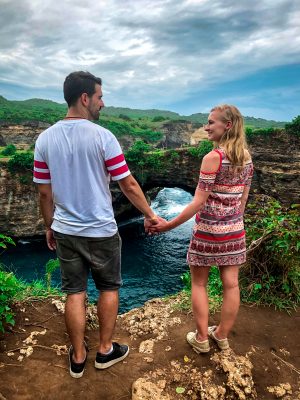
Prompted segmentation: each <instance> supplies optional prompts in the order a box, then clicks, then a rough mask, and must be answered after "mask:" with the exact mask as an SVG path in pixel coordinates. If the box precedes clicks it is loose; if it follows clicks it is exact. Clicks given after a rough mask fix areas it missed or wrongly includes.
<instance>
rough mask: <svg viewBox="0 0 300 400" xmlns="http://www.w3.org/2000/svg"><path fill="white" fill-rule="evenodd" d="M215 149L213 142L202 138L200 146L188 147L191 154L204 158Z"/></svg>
mask: <svg viewBox="0 0 300 400" xmlns="http://www.w3.org/2000/svg"><path fill="white" fill-rule="evenodd" d="M212 149H213V143H212V142H210V141H209V140H202V141H201V142H199V144H198V147H190V148H189V149H188V152H189V154H191V155H192V156H194V157H197V158H200V159H202V158H203V157H204V156H205V155H206V154H208V153H209V152H210V151H211V150H212Z"/></svg>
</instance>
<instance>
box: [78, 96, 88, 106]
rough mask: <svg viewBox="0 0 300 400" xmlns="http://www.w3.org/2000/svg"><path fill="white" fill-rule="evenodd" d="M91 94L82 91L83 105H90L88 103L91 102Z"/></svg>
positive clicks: (81, 99)
mask: <svg viewBox="0 0 300 400" xmlns="http://www.w3.org/2000/svg"><path fill="white" fill-rule="evenodd" d="M89 99H90V98H89V95H88V94H87V93H82V95H81V96H80V101H81V104H82V105H83V106H85V107H86V106H88V104H89Z"/></svg>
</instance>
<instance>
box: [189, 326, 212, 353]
mask: <svg viewBox="0 0 300 400" xmlns="http://www.w3.org/2000/svg"><path fill="white" fill-rule="evenodd" d="M196 336H197V331H196V332H189V333H188V334H187V335H186V340H187V341H188V343H189V344H190V345H191V346H192V348H193V350H194V351H195V352H196V353H198V354H199V353H208V352H209V350H210V347H209V341H208V339H206V340H203V342H198V340H197V339H196Z"/></svg>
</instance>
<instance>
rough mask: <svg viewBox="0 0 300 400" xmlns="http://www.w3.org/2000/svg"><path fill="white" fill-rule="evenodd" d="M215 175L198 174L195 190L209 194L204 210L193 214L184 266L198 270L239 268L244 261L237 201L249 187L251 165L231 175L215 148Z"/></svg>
mask: <svg viewBox="0 0 300 400" xmlns="http://www.w3.org/2000/svg"><path fill="white" fill-rule="evenodd" d="M213 151H216V152H217V153H218V154H219V156H220V166H219V169H218V171H217V172H215V173H207V172H205V171H200V177H199V183H198V186H197V189H198V190H205V191H211V194H210V195H209V197H208V199H207V201H206V203H205V205H204V207H203V208H202V209H201V211H199V212H198V213H197V214H196V218H195V225H194V228H193V233H192V238H191V241H190V245H189V249H188V253H187V263H188V264H189V265H190V266H194V267H202V266H212V265H217V266H221V265H241V264H243V263H244V262H245V261H246V236H245V230H244V221H243V213H242V212H241V198H242V194H243V190H244V187H245V185H247V186H250V185H251V179H252V176H253V163H252V161H251V159H250V160H249V161H247V162H246V163H245V166H244V167H243V169H242V171H240V172H237V173H234V172H233V171H232V166H231V163H230V161H229V160H228V158H227V157H226V154H225V152H224V150H223V149H221V148H217V149H215V150H213Z"/></svg>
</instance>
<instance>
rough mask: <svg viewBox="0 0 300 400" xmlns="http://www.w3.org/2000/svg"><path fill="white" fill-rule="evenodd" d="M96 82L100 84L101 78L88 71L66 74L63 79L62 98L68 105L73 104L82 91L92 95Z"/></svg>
mask: <svg viewBox="0 0 300 400" xmlns="http://www.w3.org/2000/svg"><path fill="white" fill-rule="evenodd" d="M96 83H97V84H98V85H102V79H101V78H97V77H96V76H94V75H93V74H91V73H90V72H84V71H76V72H72V73H71V74H70V75H68V76H67V77H66V79H65V81H64V98H65V100H66V102H67V104H68V107H71V106H74V105H75V104H76V102H77V100H78V99H79V97H80V96H81V95H82V93H87V94H88V96H89V97H91V96H93V94H94V93H95V92H96V89H95V86H96Z"/></svg>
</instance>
